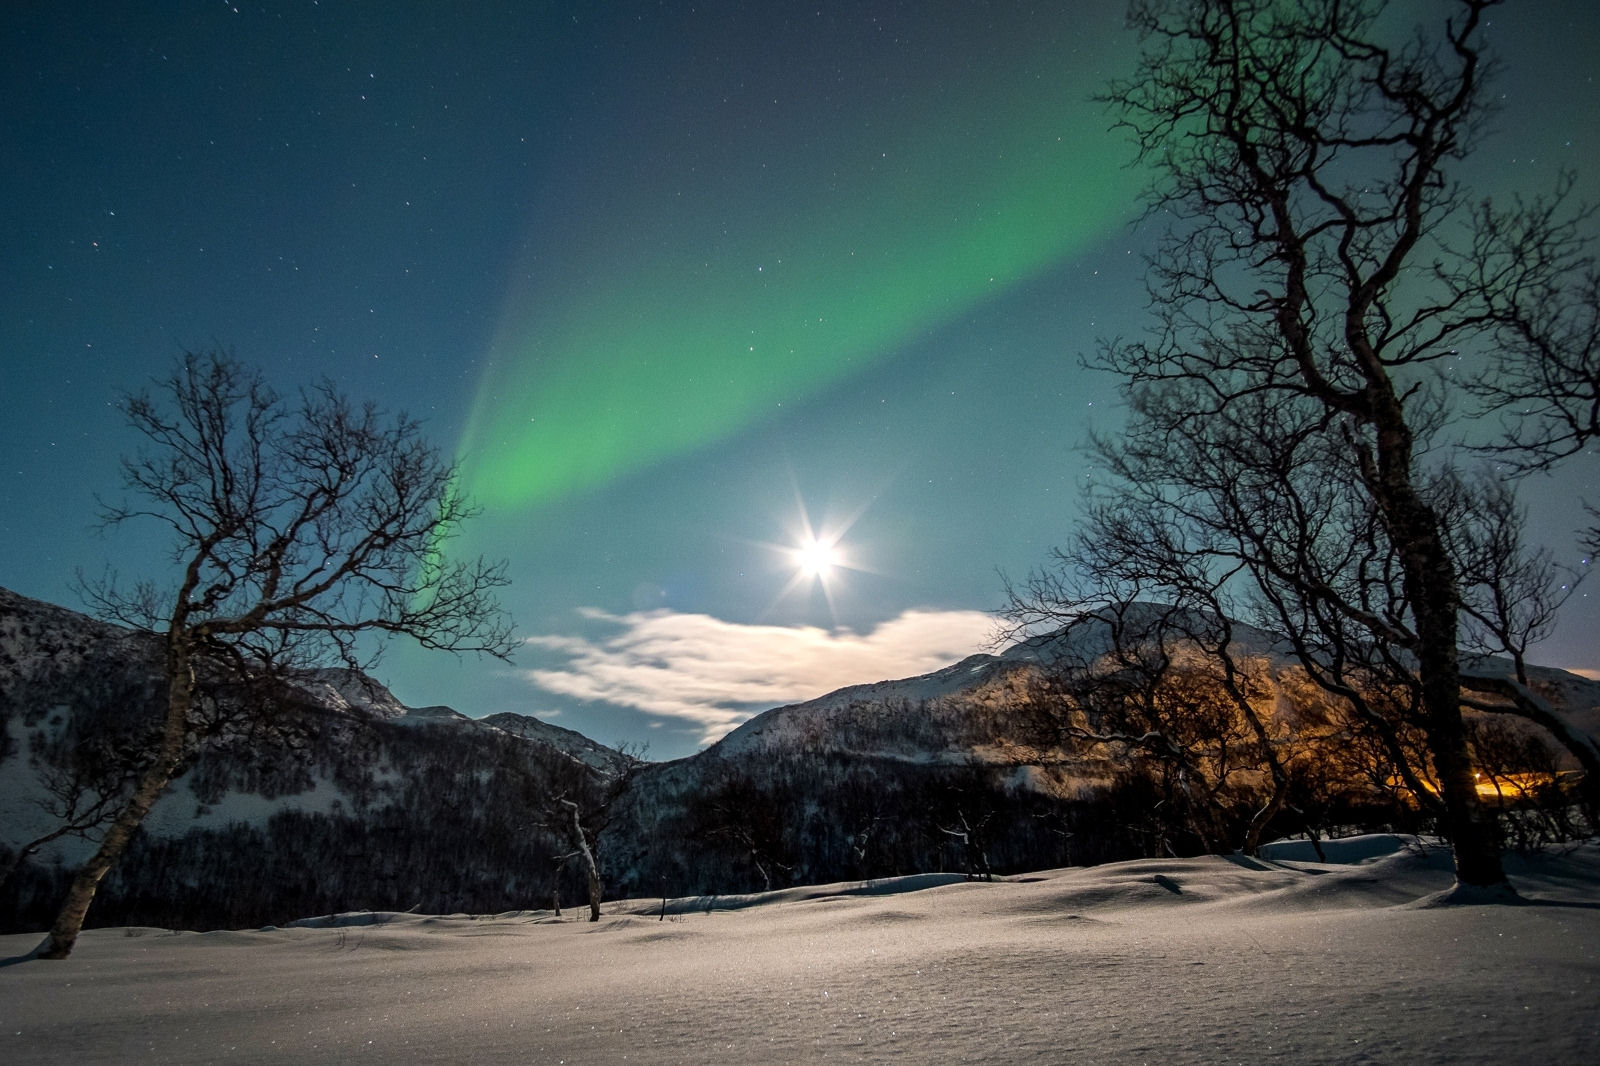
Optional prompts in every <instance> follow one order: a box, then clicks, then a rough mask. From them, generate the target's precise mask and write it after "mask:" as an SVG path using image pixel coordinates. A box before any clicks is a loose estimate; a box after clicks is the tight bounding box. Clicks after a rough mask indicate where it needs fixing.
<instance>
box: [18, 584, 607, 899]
mask: <svg viewBox="0 0 1600 1066" xmlns="http://www.w3.org/2000/svg"><path fill="white" fill-rule="evenodd" d="M160 664H161V656H160V641H159V639H158V638H157V637H156V636H155V635H154V634H150V633H141V632H137V631H132V630H127V629H123V628H120V627H116V626H109V625H106V624H104V623H100V622H96V621H94V620H92V619H89V618H86V617H84V616H82V615H79V614H76V613H74V612H71V611H67V610H64V609H62V608H59V607H54V606H52V605H49V604H44V603H40V602H38V601H34V600H29V599H26V598H25V597H21V596H18V595H16V594H15V593H12V592H9V591H7V590H4V589H0V856H6V855H10V854H14V853H15V851H16V849H18V848H20V847H22V846H23V845H25V844H27V843H28V842H30V841H33V840H36V839H38V838H39V837H41V836H43V835H45V834H46V833H48V832H50V831H51V830H52V829H53V828H55V827H56V826H58V825H59V824H60V823H61V820H62V817H63V814H64V813H65V812H64V804H65V801H66V799H67V798H68V796H69V792H70V786H72V785H74V784H78V785H83V784H87V785H89V786H91V789H92V788H110V789H113V790H114V789H119V788H124V787H126V785H125V783H124V781H123V780H122V779H121V778H120V777H118V776H117V774H119V773H121V772H122V770H123V764H125V763H126V762H127V760H126V759H125V758H123V756H126V755H131V754H135V753H137V752H138V751H139V750H141V749H140V745H141V743H142V738H141V734H143V733H144V732H146V731H147V730H148V729H149V728H150V727H151V725H152V724H153V723H154V722H155V721H156V720H157V719H158V718H159V715H160V710H161V705H162V704H161V701H162V698H163V687H162V679H161V666H160ZM214 695H215V698H216V700H217V706H218V708H219V712H218V716H219V717H220V718H221V720H222V722H223V724H222V726H221V728H219V729H218V730H216V731H215V732H213V733H212V734H210V735H207V736H205V737H204V738H203V739H202V740H200V741H199V742H198V743H197V746H196V747H195V749H194V751H193V752H192V754H191V757H190V758H189V759H188V760H187V762H186V765H185V767H184V768H183V770H182V772H181V773H180V774H179V776H178V777H177V778H176V779H175V780H174V781H173V782H172V784H171V786H169V788H168V790H167V792H166V794H165V795H164V796H163V797H162V798H161V800H160V801H159V802H158V803H157V804H156V806H155V808H154V809H153V810H152V811H151V814H150V816H149V818H148V819H147V820H146V823H145V826H144V828H143V830H142V831H141V833H140V834H139V836H138V837H137V838H136V840H135V842H134V844H133V845H132V846H131V847H130V849H129V852H128V854H127V855H126V856H125V857H124V859H123V860H122V861H121V862H120V863H119V864H118V866H117V867H116V869H115V870H114V871H113V873H112V874H111V875H110V877H109V878H108V880H107V882H106V884H105V885H104V886H103V887H102V889H101V892H100V894H99V896H98V897H97V899H96V903H95V909H94V911H92V912H91V915H92V918H91V920H92V921H95V922H101V923H104V922H113V921H116V922H123V921H140V922H144V923H146V924H171V925H185V926H190V927H192V926H194V925H202V926H204V925H208V924H225V925H240V924H247V925H248V924H262V923H264V922H269V921H279V920H289V919H292V918H294V917H303V916H304V915H305V914H308V913H323V912H327V911H329V910H347V909H352V908H362V907H378V908H388V909H400V910H404V909H407V908H409V907H413V906H419V905H420V906H423V907H424V908H426V909H429V910H433V911H439V912H451V911H460V910H503V909H506V908H507V907H513V906H526V905H530V904H531V903H532V902H533V901H535V900H539V901H548V899H549V898H550V894H551V892H552V891H553V890H555V889H556V888H558V887H564V890H565V891H566V892H567V893H568V894H569V895H576V893H577V888H578V886H577V883H576V880H575V875H573V874H569V873H560V872H558V870H557V868H556V863H555V860H554V858H553V857H554V856H556V855H558V854H560V853H562V852H563V851H564V850H565V843H564V838H563V837H562V835H561V834H560V833H558V832H552V831H551V830H549V829H547V828H545V827H544V826H543V825H542V824H541V822H542V815H541V814H540V808H541V805H543V804H545V803H546V802H548V800H549V797H550V796H552V795H555V794H557V793H567V794H571V795H573V796H577V797H580V798H581V797H584V796H586V795H588V794H589V793H592V792H595V791H596V790H603V788H604V787H605V781H606V780H607V779H608V778H609V777H611V776H614V775H615V774H616V773H617V772H619V771H620V770H621V769H622V768H624V767H625V766H626V765H628V763H629V762H630V760H628V759H627V758H626V757H625V756H623V755H622V754H621V753H618V752H614V751H612V750H611V749H609V748H605V747H603V746H601V745H598V744H595V743H594V742H592V741H590V740H588V739H587V738H584V737H581V736H579V735H577V734H575V733H572V732H571V731H570V730H563V729H559V728H556V727H552V726H547V725H545V724H544V723H542V722H538V721H536V720H534V719H531V718H524V717H523V716H520V715H512V714H505V715H497V716H495V720H494V721H492V722H491V721H488V720H483V721H479V720H474V719H469V718H466V717H465V716H463V715H460V714H458V713H456V712H455V711H452V710H450V709H449V708H440V707H434V708H422V709H413V708H409V707H406V706H405V705H404V704H402V703H401V702H400V701H399V700H398V699H396V698H395V697H394V695H393V694H392V693H390V692H389V691H388V690H387V689H385V688H384V687H383V686H382V685H380V684H378V683H376V682H374V681H372V680H371V679H370V678H366V677H363V676H361V675H358V674H354V673H352V672H350V671H347V670H317V671H308V672H305V673H302V674H299V675H296V676H295V677H294V678H293V679H292V683H291V684H290V685H289V686H288V688H287V689H286V690H284V691H281V692H279V694H278V696H277V698H276V699H275V701H274V702H275V706H274V707H273V708H272V709H271V711H270V713H266V711H265V709H264V708H262V707H255V708H254V710H253V711H252V712H251V713H239V712H243V711H248V710H250V709H249V708H242V707H238V706H235V703H236V702H237V701H236V699H235V697H233V696H230V695H229V694H228V693H226V692H221V693H214ZM230 701H233V702H230ZM107 751H109V752H110V753H111V755H110V756H107V757H102V756H105V753H106V752H107ZM93 846H94V845H93V842H92V841H91V840H88V839H85V838H84V837H83V836H80V835H71V836H66V837H62V838H60V839H58V840H55V841H53V842H51V843H49V844H47V845H45V846H44V847H43V848H42V849H41V850H40V851H39V853H38V854H36V855H34V856H32V857H31V860H30V861H29V862H27V863H25V864H23V866H22V867H21V869H20V870H19V872H18V874H17V875H16V877H14V878H13V880H12V881H11V883H9V884H8V885H7V886H5V889H4V890H3V892H0V914H3V915H8V916H10V917H11V920H12V921H13V922H15V923H17V925H18V926H37V925H39V924H41V923H42V922H44V921H47V920H48V917H49V914H48V912H49V910H50V908H51V907H52V906H53V903H54V901H55V900H56V899H58V898H59V893H60V889H61V886H62V884H63V883H64V879H65V878H66V876H67V872H68V871H70V869H71V868H72V866H73V864H75V863H76V862H78V861H79V860H81V858H83V857H84V856H86V855H87V854H88V853H89V851H90V850H91V849H92V847H93Z"/></svg>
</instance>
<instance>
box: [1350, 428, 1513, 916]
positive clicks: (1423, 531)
mask: <svg viewBox="0 0 1600 1066" xmlns="http://www.w3.org/2000/svg"><path fill="white" fill-rule="evenodd" d="M1386 437H1402V438H1403V443H1402V444H1401V445H1400V446H1399V447H1393V446H1392V445H1391V446H1390V447H1387V448H1386V447H1385V443H1384V441H1385V438H1386ZM1379 441H1380V445H1379V463H1380V467H1381V468H1382V470H1383V473H1382V475H1381V476H1380V480H1379V482H1378V483H1377V484H1375V485H1373V486H1372V488H1373V496H1374V498H1375V499H1376V500H1377V502H1378V505H1379V506H1380V507H1381V508H1382V509H1383V512H1384V517H1385V519H1386V522H1387V524H1388V526H1389V531H1390V538H1391V540H1392V542H1393V543H1394V544H1395V546H1396V547H1397V549H1398V554H1399V556H1400V564H1401V568H1402V572H1403V574H1404V578H1403V580H1404V587H1405V592H1406V598H1407V599H1408V600H1409V601H1410V603H1411V611H1412V615H1413V617H1414V618H1415V620H1416V630H1417V648H1416V654H1417V678H1418V682H1419V685H1420V689H1421V691H1420V693H1419V695H1420V698H1421V703H1422V706H1421V712H1422V713H1421V724H1422V727H1423V732H1424V733H1425V734H1426V735H1427V738H1428V749H1429V753H1430V754H1431V755H1432V756H1433V766H1434V772H1435V773H1436V774H1437V775H1438V778H1439V797H1440V799H1442V800H1443V801H1444V822H1445V824H1444V832H1445V835H1446V836H1447V837H1449V838H1450V846H1451V848H1452V850H1453V853H1454V856H1455V872H1456V882H1457V883H1458V884H1461V885H1470V886H1475V887H1489V886H1505V885H1506V883H1507V882H1506V875H1505V869H1504V868H1503V867H1502V865H1501V862H1500V839H1499V833H1498V832H1497V827H1496V824H1495V821H1494V819H1493V816H1492V815H1491V814H1490V813H1489V812H1488V811H1487V810H1486V809H1485V808H1484V806H1483V804H1482V803H1481V802H1479V800H1478V783H1477V779H1476V778H1475V777H1474V776H1473V773H1472V756H1471V753H1470V750H1469V748H1468V745H1467V727H1466V722H1465V721H1464V720H1463V719H1462V717H1461V661H1460V653H1459V652H1458V650H1457V642H1458V641H1459V640H1460V619H1459V614H1460V612H1459V607H1458V604H1459V601H1460V597H1459V594H1458V592H1457V589H1456V575H1455V570H1454V567H1453V566H1452V565H1451V562H1450V558H1449V555H1448V553H1447V552H1446V551H1445V548H1444V538H1443V537H1442V536H1441V535H1440V532H1439V520H1438V516H1437V515H1435V514H1434V512H1433V511H1432V509H1430V508H1429V507H1428V506H1427V505H1426V504H1425V503H1423V501H1422V500H1420V499H1418V498H1417V495H1416V492H1415V490H1414V489H1413V487H1412V486H1411V484H1410V482H1409V476H1408V471H1407V468H1408V467H1409V463H1410V455H1409V452H1410V442H1409V435H1408V434H1406V433H1405V432H1404V431H1403V430H1391V431H1390V432H1388V433H1386V432H1384V431H1383V430H1380V431H1379Z"/></svg>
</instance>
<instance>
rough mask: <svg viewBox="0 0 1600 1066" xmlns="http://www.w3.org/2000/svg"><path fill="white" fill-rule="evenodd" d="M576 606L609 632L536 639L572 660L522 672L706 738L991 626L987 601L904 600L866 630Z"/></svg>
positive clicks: (974, 638)
mask: <svg viewBox="0 0 1600 1066" xmlns="http://www.w3.org/2000/svg"><path fill="white" fill-rule="evenodd" d="M579 613H580V614H581V615H582V616H583V617H584V618H585V619H586V620H588V621H589V622H590V623H597V624H599V625H600V626H601V627H602V628H604V629H606V630H610V632H609V634H607V635H605V636H603V637H601V638H598V639H593V638H590V637H586V636H539V637H530V638H528V641H527V643H528V645H529V646H530V647H532V648H538V649H542V650H543V651H544V652H545V653H547V654H549V655H553V656H556V657H560V658H564V659H565V660H566V662H565V663H564V664H563V665H560V666H557V667H553V668H546V669H533V670H525V671H523V675H524V677H526V678H527V680H529V681H531V682H532V683H533V684H535V685H537V686H538V687H540V688H542V689H544V690H545V691H547V692H552V693H556V694H558V695H562V696H568V697H573V698H576V699H580V700H586V701H587V700H600V701H604V702H606V703H610V704H615V705H617V706H621V707H630V708H633V709H634V710H638V711H642V712H644V713H646V714H650V715H657V716H660V717H663V718H668V719H675V720H679V721H686V722H691V723H693V724H695V725H697V726H699V727H700V729H701V731H702V740H703V741H704V742H706V743H710V742H711V741H714V740H716V739H718V738H719V737H721V736H723V735H724V734H725V733H727V732H728V731H729V730H731V729H733V728H734V727H735V726H737V725H739V723H741V722H743V721H745V720H746V719H749V718H750V717H752V716H753V715H754V714H755V713H757V712H759V711H761V710H765V709H766V708H768V707H777V706H782V705H783V704H786V703H798V702H801V701H803V700H808V699H812V698H814V697H817V696H821V695H823V694H824V693H827V692H831V691H833V690H834V689H837V688H842V687H844V686H846V685H855V684H862V683H866V682H872V681H881V680H886V679H890V678H902V677H914V676H916V675H917V674H925V673H929V672H931V671H933V670H937V669H939V668H941V667H944V666H948V665H950V664H951V663H953V662H955V661H957V660H958V659H962V658H964V657H966V656H968V655H971V654H973V653H974V652H976V651H980V650H982V648H983V647H984V645H985V644H986V643H987V642H988V641H989V640H990V638H992V637H993V635H994V632H995V620H994V618H993V617H992V616H991V615H988V614H985V613H984V612H982V611H906V612H904V613H902V614H901V615H899V616H898V617H896V618H892V619H890V620H888V621H886V622H882V623H880V624H879V625H877V626H876V627H874V628H873V629H871V630H869V631H867V632H865V633H857V632H855V631H854V630H850V629H820V628H817V627H815V626H773V625H746V624H741V623H737V622H725V621H723V620H722V619H720V618H713V617H711V616H710V615H704V614H680V613H678V612H675V611H666V610H658V611H637V612H634V613H632V614H625V615H613V614H608V613H606V612H604V611H599V610H595V609H592V608H586V609H584V610H582V611H580V612H579Z"/></svg>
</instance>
